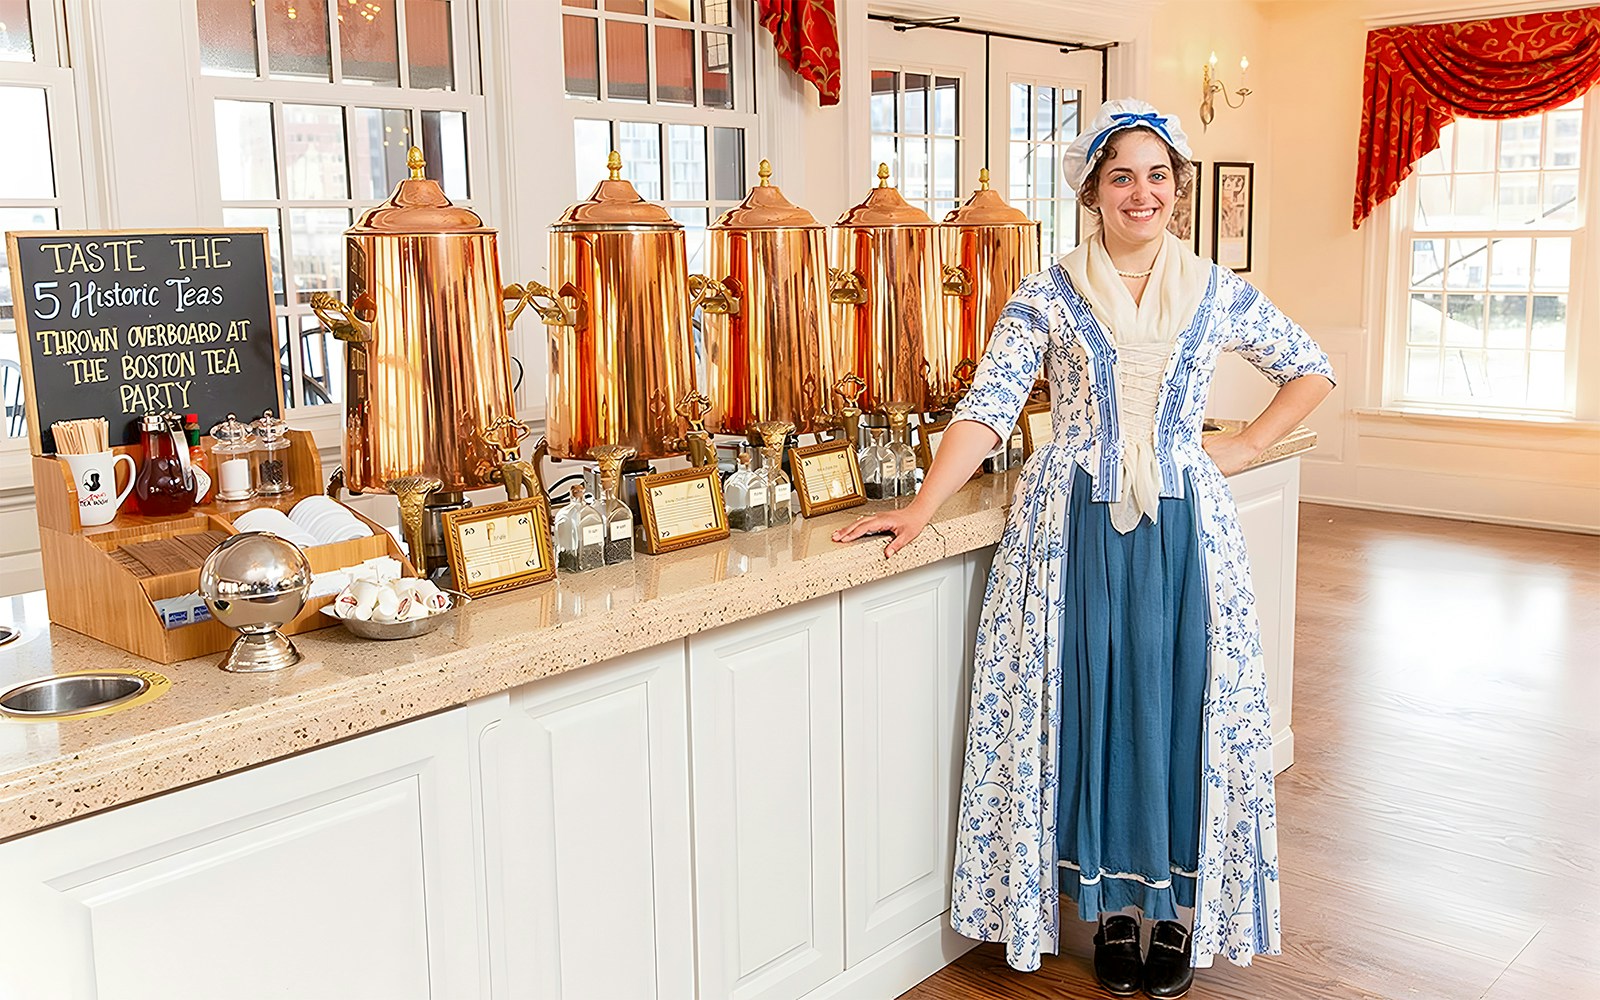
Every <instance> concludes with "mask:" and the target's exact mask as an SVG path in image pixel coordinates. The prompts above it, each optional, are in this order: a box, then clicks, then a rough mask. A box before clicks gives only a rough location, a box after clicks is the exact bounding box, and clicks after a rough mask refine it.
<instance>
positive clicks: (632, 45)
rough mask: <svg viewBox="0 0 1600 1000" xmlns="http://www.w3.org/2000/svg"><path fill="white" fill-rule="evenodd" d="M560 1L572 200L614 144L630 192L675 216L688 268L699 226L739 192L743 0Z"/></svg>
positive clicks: (745, 27) (585, 190) (748, 122)
mask: <svg viewBox="0 0 1600 1000" xmlns="http://www.w3.org/2000/svg"><path fill="white" fill-rule="evenodd" d="M562 4H563V5H562V13H561V25H562V31H561V35H562V61H563V65H564V71H565V81H566V82H565V87H566V96H567V98H568V99H569V101H570V102H571V104H572V107H573V122H572V134H573V151H574V153H573V155H574V166H575V177H576V181H577V184H576V191H575V194H576V196H577V197H578V198H585V197H588V195H589V193H590V192H591V191H592V190H593V189H594V186H595V184H596V183H597V182H599V181H601V180H603V179H604V178H605V177H606V157H607V155H608V154H609V153H610V151H612V150H616V151H617V153H618V154H619V155H621V157H622V176H623V177H625V178H626V179H627V180H628V181H630V182H631V183H632V184H633V185H634V187H635V188H637V189H638V191H639V194H640V196H642V197H643V198H645V199H647V200H649V201H653V202H656V203H658V204H661V205H664V206H665V207H666V208H667V210H668V211H669V212H670V213H671V214H672V217H673V218H675V219H677V220H678V221H679V222H681V223H683V226H684V230H685V235H686V237H687V241H688V253H689V267H690V269H691V270H693V271H699V270H700V269H701V268H702V266H703V264H704V253H705V232H706V227H707V226H708V225H709V224H710V223H711V222H712V221H714V220H715V219H716V217H717V216H718V215H720V214H721V213H722V212H723V211H725V210H727V209H729V208H732V207H733V206H735V205H737V204H738V203H739V202H740V201H741V200H742V199H743V198H744V196H745V192H746V185H745V177H746V176H747V174H748V161H747V159H746V156H747V153H746V145H747V144H746V135H747V134H748V133H749V131H750V130H751V129H753V128H754V127H755V115H754V113H753V111H752V103H753V101H752V96H751V95H752V94H753V88H752V86H751V80H750V70H751V65H752V63H753V58H752V53H751V52H750V49H749V45H748V41H747V40H748V37H749V27H750V19H751V17H752V16H753V14H752V11H751V9H750V5H749V3H748V2H747V0H562ZM741 38H744V39H745V40H746V41H745V42H744V43H741V41H740V39H741ZM779 169H780V170H781V169H782V167H781V165H779Z"/></svg>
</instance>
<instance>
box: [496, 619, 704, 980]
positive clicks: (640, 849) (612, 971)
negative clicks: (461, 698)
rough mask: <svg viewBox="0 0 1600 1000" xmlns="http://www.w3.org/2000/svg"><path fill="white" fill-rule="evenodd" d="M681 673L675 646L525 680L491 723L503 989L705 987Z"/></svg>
mask: <svg viewBox="0 0 1600 1000" xmlns="http://www.w3.org/2000/svg"><path fill="white" fill-rule="evenodd" d="M684 684H685V681H684V647H683V643H681V642H675V643H671V644H669V645H665V646H658V647H656V648H654V649H650V650H645V651H643V652H639V653H633V654H630V655H628V656H624V657H621V658H619V659H616V660H612V661H609V662H607V663H604V664H597V665H595V666H592V667H585V668H584V669H582V670H577V671H573V672H571V673H567V674H562V675H560V676H557V677H552V678H550V679H548V680H543V681H537V682H535V683H533V684H528V685H525V686H523V687H521V688H518V689H517V690H515V691H513V692H511V694H510V696H509V699H508V701H507V704H506V706H505V708H504V711H505V718H504V719H502V720H498V721H492V722H489V723H486V724H483V725H481V726H480V727H479V739H478V744H479V750H478V752H479V754H480V755H481V759H480V765H481V771H482V773H483V776H484V777H483V780H484V782H485V789H486V792H485V795H484V799H485V803H486V806H487V807H488V814H487V819H486V822H485V824H484V827H485V831H486V832H485V848H486V849H485V855H486V857H487V858H488V869H489V873H490V876H489V877H490V883H489V896H490V912H491V913H492V914H497V915H498V919H499V920H500V921H501V922H502V926H503V927H504V934H502V935H500V936H499V939H498V940H496V941H495V942H494V947H493V949H492V950H493V952H494V955H493V963H492V964H493V966H494V968H495V969H496V972H497V974H498V975H497V977H496V983H495V995H496V996H501V997H539V998H541V1000H599V998H607V997H617V998H623V997H626V998H628V1000H669V998H683V1000H687V998H690V997H693V995H694V954H693V948H694V939H693V926H694V899H693V888H694V887H693V883H692V879H691V874H690V873H691V870H692V869H691V866H690V858H689V732H688V708H687V705H686V704H685V691H684ZM502 977H503V978H502Z"/></svg>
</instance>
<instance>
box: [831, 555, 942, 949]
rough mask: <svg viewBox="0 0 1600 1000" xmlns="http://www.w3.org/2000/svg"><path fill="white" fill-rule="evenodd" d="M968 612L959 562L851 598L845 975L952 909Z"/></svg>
mask: <svg viewBox="0 0 1600 1000" xmlns="http://www.w3.org/2000/svg"><path fill="white" fill-rule="evenodd" d="M966 604H967V571H966V566H965V562H964V560H962V559H947V560H945V561H943V562H940V563H937V564H935V565H932V566H927V567H924V568H922V569H918V570H913V571H911V572H909V573H902V574H900V575H898V576H893V577H890V578H888V579H886V580H880V581H878V582H876V583H871V584H867V585H866V586H863V587H858V588H856V589H855V590H849V591H846V592H845V593H844V595H843V597H842V615H843V616H842V624H843V633H844V640H845V641H844V671H843V674H844V816H845V845H844V859H845V879H844V885H845V963H846V965H847V966H854V965H856V964H857V963H858V962H860V961H862V960H863V959H865V958H867V957H869V956H870V955H872V954H874V953H875V952H877V951H879V950H880V949H882V948H884V947H886V946H888V945H890V944H892V943H893V942H895V941H896V940H898V939H899V938H901V937H902V936H904V935H906V934H909V933H911V932H912V931H913V930H915V929H916V928H918V927H920V926H921V925H922V924H924V923H926V922H928V921H929V920H932V919H934V918H935V917H937V916H939V914H941V913H943V912H945V911H946V910H948V909H949V908H950V877H951V863H952V849H953V844H954V841H955V827H954V825H953V824H954V815H955V806H956V799H957V796H958V795H959V793H960V787H959V785H960V780H961V770H960V769H961V763H960V762H961V754H962V749H963V737H964V734H965V725H964V723H965V717H964V712H962V711H961V709H962V707H963V706H964V705H965V703H966V697H965V690H964V688H965V685H966V680H965V678H966V676H967V672H966V670H965V666H966V663H967V658H968V656H967V644H968V640H967V628H966Z"/></svg>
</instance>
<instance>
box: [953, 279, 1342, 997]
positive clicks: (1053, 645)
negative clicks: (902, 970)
mask: <svg viewBox="0 0 1600 1000" xmlns="http://www.w3.org/2000/svg"><path fill="white" fill-rule="evenodd" d="M1222 351H1236V352H1238V353H1239V354H1240V355H1241V356H1243V357H1245V358H1246V359H1248V360H1249V361H1250V362H1252V363H1253V364H1254V365H1255V366H1256V367H1257V368H1259V369H1260V370H1261V371H1262V372H1263V373H1264V374H1265V375H1266V376H1267V377H1268V378H1269V379H1270V380H1272V381H1273V382H1274V383H1277V384H1279V385H1282V384H1283V383H1285V382H1288V381H1290V380H1291V379H1294V378H1298V377H1300V376H1302V375H1308V374H1318V375H1325V376H1327V377H1328V378H1329V379H1330V380H1331V379H1332V378H1333V373H1332V369H1331V368H1330V366H1329V364H1328V358H1327V355H1325V354H1324V353H1323V352H1322V350H1321V349H1320V348H1319V347H1318V346H1317V345H1316V343H1315V342H1314V341H1312V339H1311V338H1310V337H1309V336H1308V335H1307V334H1306V332H1305V331H1304V330H1303V329H1301V328H1300V327H1299V326H1297V325H1296V324H1295V323H1294V322H1292V321H1291V320H1289V319H1288V318H1287V317H1286V316H1284V314H1283V313H1281V312H1280V311H1278V309H1277V308H1276V307H1275V306H1273V305H1272V303H1271V302H1269V301H1268V300H1267V298H1266V297H1265V296H1263V295H1262V294H1261V293H1260V292H1258V291H1256V289H1254V288H1253V287H1251V286H1250V285H1249V284H1248V283H1246V282H1245V281H1244V280H1243V279H1241V278H1239V277H1238V276H1237V275H1235V274H1234V273H1233V272H1232V271H1229V270H1227V269H1225V268H1221V267H1217V266H1215V265H1213V266H1212V269H1211V277H1210V280H1209V283H1208V286H1207V289H1206V293H1205V296H1204V298H1203V299H1202V301H1201V304H1200V306H1199V308H1198V309H1197V310H1196V312H1195V314H1194V316H1193V317H1192V318H1191V319H1190V320H1189V321H1188V322H1187V323H1185V324H1184V325H1183V327H1182V329H1181V331H1180V332H1179V334H1178V340H1177V343H1176V344H1175V346H1174V348H1173V351H1172V357H1171V359H1170V361H1169V362H1168V364H1167V369H1166V373H1165V376H1164V378H1163V380H1162V383H1161V389H1160V393H1159V396H1158V399H1157V402H1156V419H1155V442H1154V443H1155V449H1156V452H1157V456H1158V460H1159V463H1160V466H1161V480H1162V491H1161V495H1162V496H1163V497H1179V496H1182V495H1183V490H1184V481H1185V472H1186V471H1187V473H1188V475H1189V478H1190V482H1191V483H1192V486H1193V489H1194V490H1195V492H1196V493H1197V494H1198V495H1197V496H1195V497H1194V498H1193V502H1194V504H1195V507H1196V510H1197V517H1198V529H1199V530H1198V538H1199V540H1200V542H1199V544H1200V545H1201V547H1202V549H1203V552H1202V556H1203V559H1204V564H1205V575H1206V583H1207V589H1208V591H1209V624H1208V627H1207V632H1208V639H1207V661H1208V662H1207V669H1208V676H1207V681H1206V697H1205V703H1204V706H1203V711H1204V723H1203V739H1204V743H1203V747H1202V753H1201V761H1202V767H1203V772H1204V773H1203V775H1202V782H1201V796H1202V801H1201V812H1200V845H1199V868H1198V875H1197V878H1196V894H1195V921H1194V962H1195V964H1197V965H1209V964H1210V961H1211V957H1212V956H1213V955H1223V956H1226V957H1227V958H1228V959H1230V960H1231V961H1233V962H1235V963H1238V964H1249V962H1250V959H1251V956H1253V955H1257V954H1264V955H1274V954H1278V953H1279V951H1280V947H1279V927H1278V925H1279V917H1278V849H1277V823H1276V815H1275V812H1274V806H1273V793H1272V727H1271V723H1270V721H1269V718H1268V709H1267V690H1266V674H1265V669H1264V664H1263V661H1262V654H1261V636H1260V627H1259V625H1258V624H1257V619H1256V610H1255V596H1254V593H1253V591H1252V589H1251V584H1250V570H1249V565H1248V563H1247V561H1246V557H1245V542H1244V535H1243V533H1242V532H1241V530H1240V528H1239V523H1238V512H1237V510H1236V508H1235V507H1234V503H1233V498H1232V495H1231V494H1230V493H1229V492H1228V487H1227V485H1226V483H1225V481H1224V479H1223V477H1222V474H1221V473H1220V472H1218V470H1217V467H1216V466H1215V465H1214V464H1213V463H1212V461H1211V460H1210V458H1209V457H1207V455H1206V454H1205V452H1204V450H1203V449H1202V448H1201V446H1200V425H1201V416H1202V414H1203V412H1204V409H1205V403H1206V394H1207V391H1208V390H1209V388H1210V385H1211V376H1212V373H1213V371H1214V370H1215V367H1216V361H1217V357H1218V355H1219V353H1220V352H1222ZM1116 362H1117V350H1116V345H1115V344H1114V343H1113V339H1112V337H1111V335H1110V333H1109V332H1108V331H1107V329H1106V328H1105V327H1104V326H1103V325H1102V324H1101V323H1100V322H1099V321H1098V320H1097V318H1096V317H1095V316H1094V314H1093V313H1092V312H1091V309H1090V306H1089V304H1088V302H1087V301H1086V300H1085V299H1084V297H1083V296H1082V295H1080V294H1079V292H1078V291H1077V289H1075V288H1074V287H1073V284H1072V281H1071V279H1070V278H1069V277H1068V275H1067V272H1066V270H1065V269H1064V268H1063V267H1062V266H1061V265H1060V264H1056V265H1055V266H1052V267H1051V268H1049V269H1048V270H1045V271H1042V272H1040V273H1038V274H1035V275H1032V276H1031V277H1029V278H1028V279H1027V280H1026V281H1024V282H1023V283H1022V285H1021V287H1019V288H1018V290H1017V292H1016V294H1015V295H1013V296H1012V298H1011V300H1010V302H1009V303H1008V304H1007V305H1006V307H1005V310H1004V311H1003V313H1002V315H1001V318H1000V320H999V322H998V323H996V324H995V328H994V330H993V332H992V334H991V336H990V342H989V346H988V349H987V351H986V352H985V354H984V356H983V359H982V361H981V362H980V363H979V365H978V370H977V374H976V376H975V378H974V381H973V385H972V389H971V390H970V391H969V392H968V393H967V395H966V397H965V399H963V400H962V402H961V403H960V404H959V406H957V408H956V412H955V414H954V418H955V419H957V420H975V421H978V422H980V423H983V424H987V425H988V426H989V427H991V428H993V429H994V431H995V433H996V434H998V435H1000V438H1001V440H1004V439H1005V438H1006V436H1007V435H1009V433H1010V431H1011V428H1012V426H1013V424H1014V423H1015V422H1016V419H1017V417H1018V415H1019V414H1020V412H1021V410H1022V407H1023V404H1024V403H1025V402H1026V401H1027V398H1028V394H1029V392H1030V390H1031V389H1032V388H1033V386H1034V381H1035V378H1036V377H1037V375H1038V373H1039V371H1040V369H1041V367H1042V369H1043V371H1044V373H1045V377H1046V378H1047V379H1048V381H1049V385H1050V399H1051V407H1052V417H1053V421H1054V427H1055V435H1054V440H1053V441H1051V442H1050V443H1048V444H1045V445H1042V446H1040V447H1038V448H1037V449H1036V450H1035V451H1034V453H1033V455H1032V456H1031V457H1030V458H1029V459H1028V462H1027V464H1026V465H1025V466H1024V467H1023V469H1022V474H1021V476H1020V478H1019V479H1018V481H1017V484H1016V488H1015V492H1014V494H1013V498H1012V499H1013V503H1012V506H1011V512H1010V517H1009V520H1008V522H1007V525H1006V528H1005V532H1004V534H1003V535H1002V536H1001V539H1000V544H999V549H998V551H997V552H996V554H995V559H994V565H993V567H992V569H991V570H990V574H989V581H988V591H987V595H986V597H985V600H984V608H983V617H982V619H981V622H980V625H979V628H978V634H977V648H976V656H975V665H974V676H973V681H972V701H971V707H970V717H969V721H968V729H967V750H966V759H965V767H964V774H963V778H962V786H961V804H960V821H959V825H958V827H957V835H956V851H955V879H954V887H953V891H952V900H951V912H950V918H951V925H952V926H953V927H954V928H955V930H957V931H958V932H960V933H961V934H964V935H966V936H967V937H971V938H976V939H978V940H981V941H1003V942H1005V945H1006V960H1007V961H1008V962H1009V963H1010V964H1011V965H1012V966H1013V967H1015V968H1018V969H1022V970H1033V969H1037V968H1038V967H1039V957H1040V953H1041V952H1044V951H1049V952H1055V951H1056V950H1057V947H1058V944H1057V943H1058V940H1059V938H1058V932H1059V923H1058V922H1059V919H1060V915H1059V912H1058V898H1059V897H1058V895H1057V862H1058V858H1057V857H1056V830H1055V826H1056V815H1057V801H1056V796H1057V776H1056V762H1057V760H1058V759H1059V754H1058V747H1057V741H1058V739H1059V738H1060V737H1061V725H1060V709H1059V705H1058V701H1059V693H1060V690H1061V681H1062V663H1061V630H1062V622H1063V614H1062V607H1061V602H1062V579H1063V576H1062V574H1063V565H1064V561H1065V560H1066V559H1069V558H1071V553H1069V552H1067V551H1066V544H1065V538H1066V537H1067V534H1066V527H1067V523H1066V522H1067V511H1068V509H1069V507H1068V494H1069V492H1070V490H1071V486H1072V480H1073V475H1072V472H1073V466H1074V465H1079V466H1082V467H1083V468H1084V469H1085V470H1086V471H1087V472H1088V473H1089V475H1090V476H1091V477H1092V482H1093V494H1092V497H1091V499H1093V500H1098V501H1115V500H1117V499H1119V498H1120V496H1121V490H1122V483H1121V482H1120V479H1121V469H1122V462H1121V456H1122V449H1123V441H1122V439H1121V437H1120V436H1119V432H1118V427H1117V413H1118V408H1117V400H1116V392H1117V378H1116ZM1069 735H1070V734H1069Z"/></svg>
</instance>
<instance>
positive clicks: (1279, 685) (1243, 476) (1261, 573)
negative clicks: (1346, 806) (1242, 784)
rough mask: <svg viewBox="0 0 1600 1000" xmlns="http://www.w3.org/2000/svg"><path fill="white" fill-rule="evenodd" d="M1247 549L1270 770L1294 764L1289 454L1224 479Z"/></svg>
mask: <svg viewBox="0 0 1600 1000" xmlns="http://www.w3.org/2000/svg"><path fill="white" fill-rule="evenodd" d="M1228 487H1229V488H1230V489H1231V490H1232V491H1233V500H1234V503H1235V504H1237V505H1238V507H1239V526H1240V527H1241V528H1242V529H1244V539H1245V545H1246V547H1247V548H1248V549H1249V552H1250V578H1251V581H1252V582H1253V583H1254V585H1255V591H1256V613H1257V614H1258V615H1259V616H1260V618H1261V654H1262V656H1263V657H1264V658H1265V660H1266V665H1267V698H1268V702H1269V704H1270V705H1271V708H1272V763H1273V770H1275V771H1281V770H1283V769H1284V768H1286V767H1288V766H1289V765H1290V764H1293V763H1294V730H1293V729H1292V728H1291V727H1290V723H1291V721H1292V715H1293V711H1294V698H1293V695H1294V586H1295V555H1296V552H1297V550H1298V548H1299V539H1300V460H1299V459H1298V458H1289V459H1285V460H1283V461H1281V462H1273V463H1272V464H1270V465H1262V466H1258V467H1256V468H1254V469H1247V470H1245V471H1244V472H1241V473H1238V474H1237V475H1234V476H1230V477H1229V478H1228Z"/></svg>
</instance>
